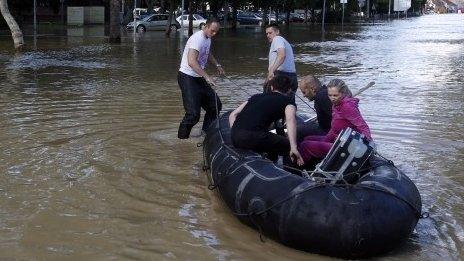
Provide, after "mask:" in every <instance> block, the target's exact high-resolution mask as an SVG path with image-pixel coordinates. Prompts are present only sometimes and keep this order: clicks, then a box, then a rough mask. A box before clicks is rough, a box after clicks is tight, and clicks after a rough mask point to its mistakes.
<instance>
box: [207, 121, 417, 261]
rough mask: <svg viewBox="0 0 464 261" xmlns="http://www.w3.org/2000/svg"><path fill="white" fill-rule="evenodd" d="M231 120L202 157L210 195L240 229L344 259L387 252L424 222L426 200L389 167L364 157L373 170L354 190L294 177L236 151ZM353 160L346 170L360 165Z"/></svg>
mask: <svg viewBox="0 0 464 261" xmlns="http://www.w3.org/2000/svg"><path fill="white" fill-rule="evenodd" d="M228 116H229V113H226V114H223V115H222V116H221V117H220V118H219V119H218V120H217V121H216V122H215V123H213V124H212V125H211V127H210V128H209V130H208V131H207V133H206V137H205V140H204V142H203V153H204V157H205V167H206V168H208V169H210V171H209V172H208V176H209V180H210V182H211V185H210V188H211V189H214V188H216V189H217V190H218V191H219V193H220V194H221V196H222V198H223V200H224V201H225V202H226V204H227V205H228V206H229V208H230V209H231V210H232V212H233V213H234V214H235V215H236V216H237V217H238V218H239V219H240V220H241V221H242V222H244V223H246V224H247V225H249V226H252V227H254V228H256V229H258V230H259V231H260V233H262V234H264V235H266V236H268V237H271V238H273V239H275V240H277V241H279V242H281V243H283V244H285V245H287V246H290V247H293V248H296V249H300V250H305V251H309V252H313V253H319V254H324V255H329V256H337V257H345V258H361V257H369V256H374V255H378V254H380V253H384V252H386V251H388V250H391V249H392V248H394V247H395V246H397V245H398V244H399V243H401V242H402V241H404V240H405V239H407V238H408V237H409V235H410V234H411V233H412V231H413V229H414V227H415V226H416V224H417V221H418V219H419V218H420V215H421V198H420V194H419V192H418V190H417V188H416V186H415V185H414V183H413V182H412V181H411V180H410V179H409V178H408V177H407V176H406V175H405V174H403V173H402V172H401V171H400V170H398V169H397V168H396V167H395V166H394V165H393V164H392V163H391V162H390V161H388V160H385V159H382V158H380V157H378V156H376V155H375V154H373V153H364V154H363V155H368V156H367V157H365V156H363V157H359V159H361V160H363V161H366V162H365V163H366V164H367V165H368V166H370V167H369V168H367V169H365V170H364V172H365V173H364V175H362V176H360V178H358V179H356V180H355V181H354V183H353V182H352V184H350V183H347V182H344V181H342V182H341V181H340V179H339V180H338V181H337V180H335V179H332V180H330V179H326V177H324V176H323V175H322V178H321V175H319V176H317V175H316V176H310V177H308V176H306V177H305V176H299V175H295V174H292V173H290V172H288V171H286V170H284V169H283V168H282V167H281V166H279V165H278V164H275V163H273V162H272V161H270V160H268V159H266V158H264V157H263V156H262V155H260V154H258V153H254V152H252V151H249V150H242V149H237V148H234V147H233V145H232V144H231V141H230V128H229V123H228ZM300 124H304V123H301V122H300ZM339 138H340V136H339ZM337 141H338V140H337ZM342 142H343V141H342ZM336 143H337V142H336ZM342 145H343V144H342ZM334 147H335V146H334ZM345 147H346V146H345ZM369 151H370V150H369ZM329 154H330V153H329ZM342 156H343V153H342ZM355 159H356V158H355ZM355 159H352V161H350V165H349V166H348V167H353V165H357V164H358V163H353V162H354V161H355ZM328 160H329V159H328V157H326V159H324V161H325V162H326V164H325V165H327V161H328ZM324 161H323V163H324ZM335 161H336V159H335ZM331 162H334V159H331ZM363 163H364V162H363ZM366 164H364V165H366ZM323 165H324V164H323ZM360 165H361V164H360ZM360 165H359V166H360ZM319 167H320V165H319ZM326 167H327V166H326ZM346 167H347V166H346V164H345V166H344V168H345V169H346ZM359 172H362V170H360V171H359ZM327 173H329V174H330V173H337V172H336V171H332V172H330V171H328V172H327ZM313 174H314V173H313ZM339 174H340V172H338V174H336V175H335V176H337V175H338V176H339ZM328 176H330V175H328ZM342 180H343V179H342Z"/></svg>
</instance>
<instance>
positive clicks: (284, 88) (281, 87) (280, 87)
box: [269, 75, 291, 93]
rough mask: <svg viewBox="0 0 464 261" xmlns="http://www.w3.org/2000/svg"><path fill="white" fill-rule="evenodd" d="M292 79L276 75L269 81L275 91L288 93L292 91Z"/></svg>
mask: <svg viewBox="0 0 464 261" xmlns="http://www.w3.org/2000/svg"><path fill="white" fill-rule="evenodd" d="M290 83H291V82H290V78H288V77H287V76H285V75H276V76H274V78H272V79H271V80H270V81H269V84H270V85H271V86H272V87H273V89H274V90H276V91H279V92H282V93H287V92H288V91H290V87H291V84H290Z"/></svg>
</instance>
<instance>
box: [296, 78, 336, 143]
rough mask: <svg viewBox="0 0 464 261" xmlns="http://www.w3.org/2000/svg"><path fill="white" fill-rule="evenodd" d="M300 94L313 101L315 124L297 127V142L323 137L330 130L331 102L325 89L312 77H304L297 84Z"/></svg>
mask: <svg viewBox="0 0 464 261" xmlns="http://www.w3.org/2000/svg"><path fill="white" fill-rule="evenodd" d="M298 87H299V88H300V90H301V93H303V95H304V96H305V97H306V98H308V99H309V100H310V101H314V109H315V110H316V115H317V124H311V123H307V124H303V125H300V126H298V129H297V136H298V140H302V139H304V137H306V136H309V135H325V134H327V132H328V131H329V130H330V123H331V121H332V102H331V101H330V99H329V96H328V94H327V87H326V86H325V85H322V84H321V82H320V81H319V79H317V78H316V77H315V76H313V75H307V76H304V77H303V78H302V79H301V80H300V81H299V83H298Z"/></svg>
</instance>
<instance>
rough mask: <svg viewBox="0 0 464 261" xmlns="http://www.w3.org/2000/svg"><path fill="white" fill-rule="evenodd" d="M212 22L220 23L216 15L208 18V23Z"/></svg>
mask: <svg viewBox="0 0 464 261" xmlns="http://www.w3.org/2000/svg"><path fill="white" fill-rule="evenodd" d="M212 23H218V24H219V21H218V20H217V19H216V18H214V17H210V18H208V20H206V25H210V24H212Z"/></svg>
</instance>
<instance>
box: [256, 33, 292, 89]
mask: <svg viewBox="0 0 464 261" xmlns="http://www.w3.org/2000/svg"><path fill="white" fill-rule="evenodd" d="M266 37H267V39H268V40H269V42H270V43H271V47H270V49H269V67H268V74H267V78H266V80H265V84H264V85H265V90H264V91H265V92H266V91H268V90H267V88H266V86H267V82H268V81H269V80H271V79H272V78H274V76H275V75H277V74H280V75H285V76H287V77H288V78H290V81H291V89H292V91H293V96H295V92H296V90H297V89H298V79H297V77H296V69H295V59H294V57H293V49H292V46H291V45H290V44H289V43H288V42H287V40H285V38H283V37H282V36H280V30H279V26H278V25H277V24H270V25H268V26H267V27H266Z"/></svg>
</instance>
